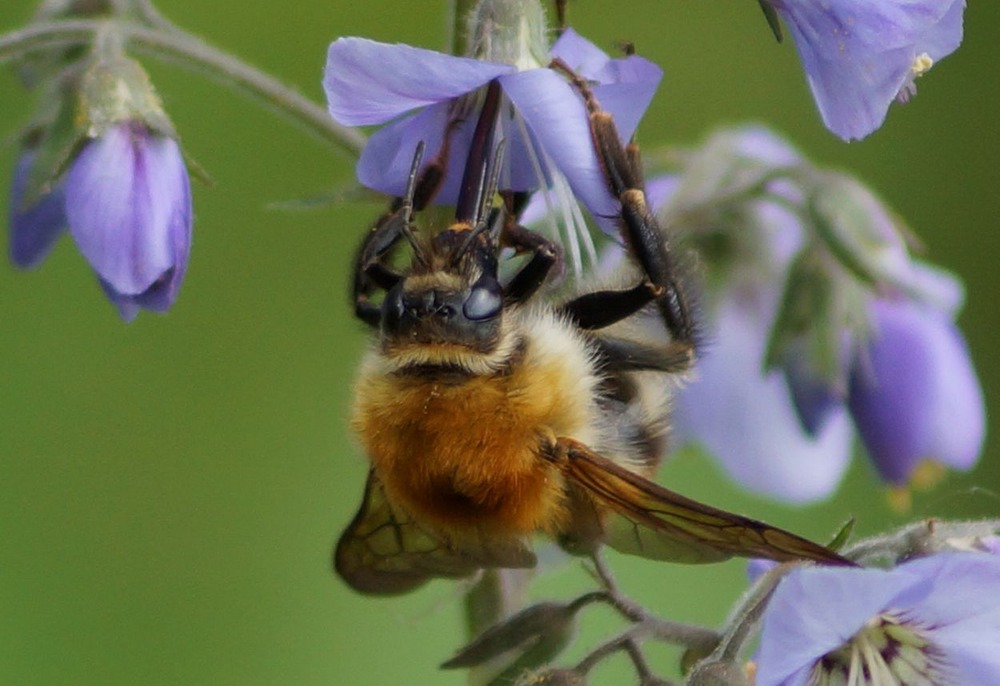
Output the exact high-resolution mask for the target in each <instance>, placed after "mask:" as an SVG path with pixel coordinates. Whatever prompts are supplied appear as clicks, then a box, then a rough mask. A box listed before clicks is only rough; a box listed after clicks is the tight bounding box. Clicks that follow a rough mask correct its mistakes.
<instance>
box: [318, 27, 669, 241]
mask: <svg viewBox="0 0 1000 686" xmlns="http://www.w3.org/2000/svg"><path fill="white" fill-rule="evenodd" d="M550 57H551V58H557V57H558V58H560V59H562V60H563V61H564V62H566V63H567V64H568V65H569V66H570V67H571V68H572V69H574V70H576V71H577V72H578V73H579V74H580V75H581V76H583V77H585V78H587V79H588V80H590V81H592V82H593V92H594V94H595V95H596V97H597V99H598V100H599V101H600V103H601V105H602V107H603V108H604V109H605V110H607V111H608V112H610V113H611V114H612V115H613V116H614V119H615V122H616V124H617V126H618V132H619V134H620V135H621V136H622V138H623V142H624V141H627V140H628V139H629V138H630V137H631V136H632V133H633V132H634V131H635V128H636V126H637V125H638V123H639V120H640V118H641V117H642V114H643V112H644V111H645V109H646V107H647V106H648V105H649V102H650V101H651V99H652V97H653V93H654V92H655V90H656V87H657V85H658V84H659V81H660V77H661V76H662V71H661V70H660V68H659V67H657V66H656V65H655V64H653V63H651V62H649V61H648V60H645V59H643V58H641V57H637V56H634V55H632V56H629V57H625V58H622V59H610V58H608V56H607V55H606V54H604V53H603V52H602V51H601V50H600V49H598V48H597V47H596V46H594V45H593V44H592V43H590V42H589V41H587V40H585V39H584V38H582V37H580V36H579V35H578V34H576V33H575V32H573V31H572V30H567V31H566V32H564V33H563V35H562V37H561V38H560V39H559V40H558V41H557V42H556V43H555V45H553V46H552V50H551V52H550ZM493 80H496V81H498V82H499V84H500V87H501V89H502V92H503V94H504V95H505V97H506V99H507V100H508V101H509V104H505V105H503V106H502V107H501V116H500V124H499V125H500V127H501V134H500V135H501V137H502V138H503V140H504V141H505V144H506V155H505V157H504V169H503V170H502V172H501V179H500V181H501V186H502V187H503V188H505V189H510V190H515V191H531V190H536V189H539V188H547V187H550V186H552V185H553V184H557V183H558V179H557V178H556V177H558V176H560V175H563V176H565V179H566V181H567V182H568V184H569V187H570V189H571V190H572V193H573V194H574V195H575V196H576V197H577V198H579V199H580V201H582V202H583V203H584V205H586V206H587V208H588V209H589V210H590V212H591V214H593V215H594V217H595V218H596V219H597V221H598V223H601V224H602V225H604V226H605V228H607V229H608V230H612V229H613V222H612V221H611V220H610V218H611V217H613V216H616V215H617V214H618V211H619V204H618V201H617V200H616V199H614V198H612V196H611V194H610V193H609V192H608V190H607V183H606V181H605V179H604V176H603V173H602V171H601V167H600V164H599V163H598V160H597V156H596V154H595V152H594V149H593V144H592V142H591V135H590V129H589V122H588V117H587V113H586V110H585V109H584V106H583V102H582V100H581V98H580V95H579V93H578V92H577V91H576V90H575V89H574V88H573V87H572V86H571V85H570V84H569V83H568V81H567V79H566V76H565V75H564V74H563V73H561V72H558V71H556V70H554V69H550V68H547V67H540V68H536V69H527V70H521V71H519V70H518V69H517V67H515V66H513V65H510V64H499V63H493V62H487V61H482V60H476V59H470V58H464V57H454V56H451V55H446V54H443V53H438V52H434V51H431V50H424V49H420V48H414V47H411V46H407V45H389V44H385V43H377V42H374V41H370V40H366V39H362V38H341V39H339V40H337V41H334V43H333V44H332V45H330V49H329V52H328V54H327V63H326V70H325V73H324V77H323V86H324V88H325V90H326V95H327V100H328V103H329V110H330V114H331V115H332V116H333V118H334V119H336V120H337V121H338V122H340V123H342V124H346V125H351V126H357V125H371V124H386V123H387V122H389V123H388V124H386V126H384V127H383V128H382V129H380V130H379V131H377V132H375V133H374V134H373V135H372V136H371V138H370V139H369V140H368V144H367V145H366V146H365V149H364V151H363V152H362V154H361V158H360V160H359V161H358V179H359V180H360V181H361V183H362V184H364V185H365V186H368V187H370V188H374V189H375V190H379V191H382V192H384V193H389V194H392V195H400V194H402V192H403V190H404V188H405V185H406V179H407V176H408V173H409V169H410V165H411V162H412V158H413V151H414V150H415V149H416V146H417V143H418V142H420V141H424V142H425V144H426V153H425V161H426V160H429V159H433V158H435V156H437V155H438V154H439V153H441V151H442V150H443V149H444V150H446V151H447V155H448V169H449V170H452V173H448V174H447V175H446V177H445V179H444V181H443V185H442V187H441V189H440V190H439V192H438V195H437V196H436V197H435V201H436V202H439V203H441V204H454V203H455V201H456V199H457V197H458V188H459V182H460V180H461V176H462V169H463V168H464V166H465V160H466V158H467V156H468V148H469V144H470V140H471V137H472V132H473V130H474V128H475V124H476V120H477V116H476V110H477V109H478V107H479V106H480V101H481V94H482V92H483V89H484V88H485V87H486V86H487V85H488V84H489V83H490V82H491V81H493ZM452 123H454V126H453V127H451V129H450V130H449V128H450V125H451V124H452ZM446 138H447V139H448V140H447V148H445V145H446Z"/></svg>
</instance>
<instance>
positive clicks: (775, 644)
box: [756, 553, 1000, 686]
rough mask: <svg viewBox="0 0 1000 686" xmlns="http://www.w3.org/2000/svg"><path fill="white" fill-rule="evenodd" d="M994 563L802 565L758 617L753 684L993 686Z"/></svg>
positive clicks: (999, 636)
mask: <svg viewBox="0 0 1000 686" xmlns="http://www.w3.org/2000/svg"><path fill="white" fill-rule="evenodd" d="M998 645H1000V557H997V556H995V555H989V554H984V553H952V554H940V555H935V556H932V557H926V558H922V559H916V560H912V561H910V562H906V563H904V564H902V565H900V566H899V567H897V568H895V569H891V570H888V571H885V570H879V569H861V568H848V567H801V568H799V569H796V570H793V571H792V572H791V573H789V574H788V576H786V577H785V578H784V579H782V580H781V582H780V583H779V584H778V587H777V589H776V590H775V592H774V595H773V597H772V598H771V601H770V603H769V604H768V607H767V610H766V611H765V615H764V620H763V631H762V633H761V640H760V649H759V652H758V662H757V675H756V684H757V686H827V685H833V684H848V683H850V684H855V685H856V686H902V685H903V684H927V685H928V686H929V685H930V684H933V685H934V686H992V685H994V684H996V683H998V682H1000V651H998V650H997V646H998Z"/></svg>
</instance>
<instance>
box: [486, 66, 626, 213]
mask: <svg viewBox="0 0 1000 686" xmlns="http://www.w3.org/2000/svg"><path fill="white" fill-rule="evenodd" d="M500 83H501V85H502V87H503V89H504V92H505V93H506V94H507V95H508V97H510V99H511V101H512V102H513V103H514V106H515V107H516V108H517V110H518V113H519V114H520V115H521V116H522V117H523V118H524V120H525V121H526V122H527V124H528V127H529V128H530V129H531V132H532V133H533V134H534V135H535V138H536V139H537V140H538V142H539V144H540V145H541V146H542V148H544V150H545V152H546V153H547V154H548V156H549V157H550V158H551V159H552V160H553V162H554V164H555V166H556V167H558V168H559V170H560V171H561V172H562V173H563V174H564V175H565V176H566V180H567V181H568V182H569V185H570V188H572V189H573V193H574V194H575V195H576V196H577V197H578V198H579V199H580V200H581V201H582V202H583V203H584V204H585V205H586V206H587V209H589V210H590V212H591V214H593V215H594V217H595V218H598V219H600V218H609V217H614V216H617V214H618V213H619V211H620V204H619V203H618V201H617V200H616V199H614V198H613V197H611V193H610V192H609V191H608V184H607V181H606V180H605V178H604V175H603V173H602V172H601V165H600V162H599V161H598V159H597V154H596V153H595V152H594V145H593V142H592V141H593V137H592V136H591V133H590V122H589V120H588V118H587V114H586V111H585V110H584V106H583V102H582V101H581V100H580V97H579V95H578V94H577V93H576V91H575V90H574V89H573V87H572V86H570V85H569V84H568V83H567V82H566V80H565V79H564V78H563V77H562V76H560V75H559V74H557V73H556V72H554V71H552V70H549V69H534V70H532V71H525V72H519V73H517V74H514V75H512V76H510V77H506V78H502V79H501V80H500ZM612 226H613V225H612Z"/></svg>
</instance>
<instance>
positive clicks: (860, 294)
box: [653, 129, 985, 502]
mask: <svg viewBox="0 0 1000 686" xmlns="http://www.w3.org/2000/svg"><path fill="white" fill-rule="evenodd" d="M655 187H656V188H657V189H661V190H658V192H657V193H656V194H653V195H654V202H655V203H656V204H657V205H658V206H659V207H660V209H659V213H660V215H661V217H663V219H664V223H665V224H669V225H671V226H679V227H681V230H682V231H687V232H688V233H689V234H690V236H689V238H690V240H691V241H692V242H693V243H694V246H695V248H696V249H697V250H699V251H700V252H701V253H702V259H703V262H704V263H705V264H706V265H707V267H708V269H709V274H708V276H707V279H706V281H707V283H708V287H709V292H708V295H707V304H706V309H707V313H708V315H709V319H710V331H709V339H710V343H709V344H708V345H707V346H706V349H705V353H704V358H703V359H702V360H701V362H700V363H699V367H698V374H697V378H696V379H694V380H693V381H692V382H691V383H690V384H688V385H687V386H686V387H685V388H683V389H681V391H680V392H679V395H678V400H677V406H676V412H675V424H676V427H675V432H676V433H675V438H676V440H677V441H678V442H679V443H682V444H683V443H687V442H696V443H698V444H700V445H702V446H703V447H705V448H707V449H708V451H709V452H710V453H711V454H713V455H714V456H716V457H718V458H719V459H720V460H721V461H722V463H723V465H724V466H725V468H726V469H727V471H729V472H730V474H731V475H732V476H733V477H734V478H735V479H736V480H737V481H739V482H740V483H742V484H744V485H746V486H748V487H750V488H752V489H754V490H757V491H760V492H763V493H767V494H769V495H772V496H776V497H779V498H782V499H785V500H790V501H799V502H801V501H809V500H814V499H818V498H823V497H826V496H828V495H829V494H830V493H831V492H832V491H833V489H834V488H835V487H836V485H837V484H838V483H839V481H840V477H841V476H842V474H843V472H844V470H845V468H846V466H847V464H848V461H849V459H850V454H851V448H852V443H853V441H852V439H853V435H854V431H855V430H856V431H857V433H858V434H859V435H860V437H861V440H862V442H863V443H864V445H865V447H866V449H867V452H868V454H869V456H870V457H871V458H872V460H873V462H874V464H875V466H876V468H877V470H878V472H879V474H880V475H881V476H882V477H883V478H884V479H885V480H886V481H888V482H889V483H891V484H894V485H897V486H904V485H906V484H907V483H908V481H910V480H911V479H912V478H914V477H915V475H920V476H922V475H924V474H925V472H926V470H924V469H923V465H924V464H926V463H927V462H929V461H930V462H935V463H940V464H944V465H947V466H950V467H954V468H958V469H969V468H970V467H972V466H973V465H974V464H975V462H976V460H977V458H978V456H979V450H980V448H981V445H982V441H983V436H984V428H985V413H984V409H983V397H982V391H981V389H980V387H979V382H978V380H977V378H976V374H975V371H974V370H973V367H972V363H971V361H970V358H969V354H968V350H967V349H966V346H965V344H964V341H963V340H962V337H961V334H960V333H959V332H958V330H957V328H956V327H955V325H954V323H953V319H954V316H955V314H956V312H957V310H958V307H959V305H960V303H961V287H960V285H959V284H958V282H957V280H956V279H955V278H954V277H952V276H951V275H949V274H947V273H945V272H942V271H940V270H937V269H934V268H932V267H930V266H928V265H926V264H924V263H921V262H918V261H915V260H913V259H912V258H911V257H910V256H909V254H908V251H907V248H906V245H905V241H904V239H903V237H902V234H901V232H900V230H899V228H898V227H897V225H896V224H897V220H896V219H895V217H894V216H893V214H892V213H891V212H889V211H888V210H887V209H886V208H885V207H884V206H883V205H882V203H881V202H880V201H879V200H878V199H877V198H876V197H875V196H874V195H872V194H871V192H870V191H868V190H867V189H865V188H864V187H862V186H861V185H860V184H858V183H857V182H855V181H853V180H850V179H847V178H845V177H842V176H840V175H837V174H831V173H829V172H824V171H821V170H816V169H815V168H813V167H811V166H810V165H809V164H808V163H807V162H806V161H805V160H804V159H803V158H802V157H801V155H799V153H798V152H797V151H795V150H794V149H793V148H791V147H790V146H789V145H788V144H787V143H785V142H784V141H781V140H780V139H778V138H777V137H776V136H774V135H773V134H770V133H769V132H766V131H763V130H761V129H745V130H737V131H731V132H726V133H721V134H718V135H717V136H715V137H714V138H713V139H712V140H711V141H709V142H708V144H706V145H705V146H704V147H703V148H702V149H701V151H699V152H698V153H696V154H695V155H693V156H692V157H691V158H690V159H689V161H688V163H687V165H686V167H685V169H684V171H683V173H682V174H680V175H679V176H677V177H673V178H669V179H665V180H664V181H661V182H659V183H658V184H657V185H656V186H655ZM657 196H658V197H657ZM845 263H846V264H845ZM870 283H874V284H876V286H875V288H874V289H872V288H871V287H870V286H869V285H868V284H870Z"/></svg>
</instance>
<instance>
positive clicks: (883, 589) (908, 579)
mask: <svg viewBox="0 0 1000 686" xmlns="http://www.w3.org/2000/svg"><path fill="white" fill-rule="evenodd" d="M930 588H931V583H930V580H928V579H926V578H924V577H923V576H921V575H918V574H914V573H910V572H907V571H904V570H903V569H895V570H891V571H883V570H879V569H858V568H845V567H839V568H820V567H809V568H800V569H797V570H794V571H793V572H791V573H790V574H789V575H788V576H786V577H785V578H784V579H782V580H781V582H780V583H779V584H778V588H777V589H776V590H775V592H774V595H773V596H772V598H771V601H770V602H769V603H768V607H767V611H766V614H765V615H764V622H763V628H762V631H761V640H760V650H759V652H758V661H757V677H756V683H757V684H759V685H760V686H774V685H776V684H789V683H802V681H801V676H802V674H803V673H804V672H803V670H806V671H807V670H808V668H811V667H812V665H813V664H815V663H816V661H817V660H819V659H820V658H821V657H822V656H823V655H825V654H826V653H828V652H830V651H832V650H836V649H837V648H839V647H840V646H842V645H843V644H844V643H846V642H847V641H848V640H849V639H850V638H851V637H852V636H853V635H854V634H855V633H857V632H858V630H859V629H861V628H862V627H863V626H864V625H865V623H866V622H867V621H868V620H869V619H871V618H872V617H875V616H876V615H878V614H879V613H880V612H882V611H883V610H885V609H887V608H890V607H895V606H898V605H911V604H914V603H917V602H919V600H920V599H921V598H923V597H926V595H927V594H928V593H929V592H930Z"/></svg>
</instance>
